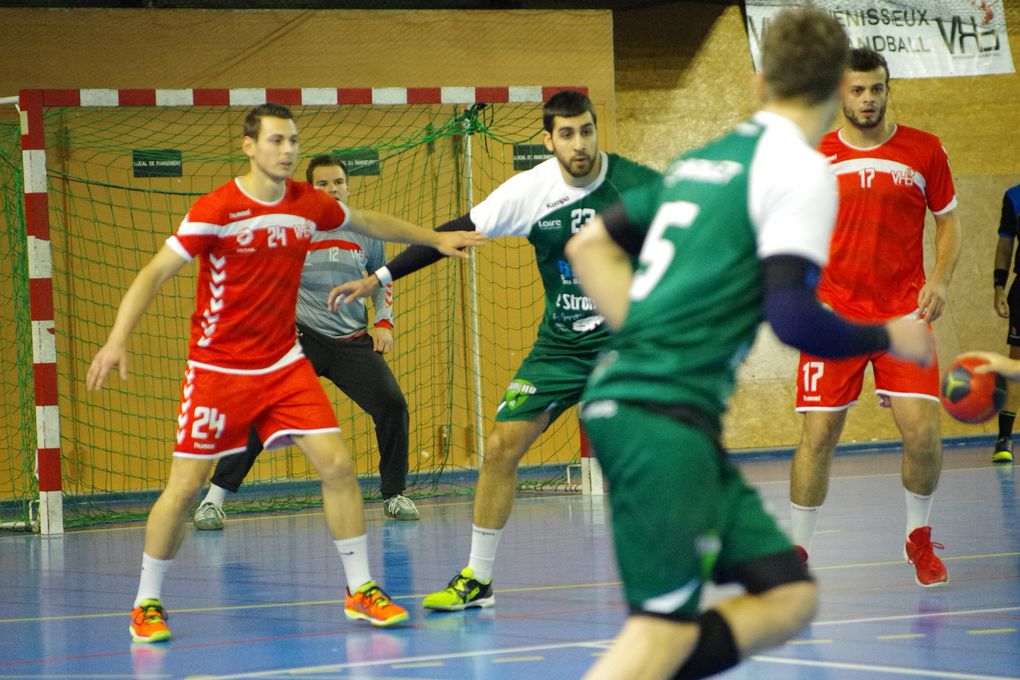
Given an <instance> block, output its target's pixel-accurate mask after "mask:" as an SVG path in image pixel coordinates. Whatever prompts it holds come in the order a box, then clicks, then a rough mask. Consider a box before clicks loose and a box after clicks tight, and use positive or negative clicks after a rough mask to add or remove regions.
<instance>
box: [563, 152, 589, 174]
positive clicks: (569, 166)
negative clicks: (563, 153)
mask: <svg viewBox="0 0 1020 680" xmlns="http://www.w3.org/2000/svg"><path fill="white" fill-rule="evenodd" d="M575 158H577V156H571V157H570V158H569V159H568V161H567V162H566V163H564V162H563V161H562V160H561V161H560V165H561V166H563V169H564V170H566V171H567V172H568V173H569V174H570V176H571V177H586V176H587V175H589V174H591V171H592V168H594V167H595V157H594V156H585V157H584V161H585V162H584V163H582V164H581V165H580V168H579V169H578V166H575V165H574V159H575Z"/></svg>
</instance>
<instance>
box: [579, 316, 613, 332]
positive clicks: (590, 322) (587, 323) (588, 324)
mask: <svg viewBox="0 0 1020 680" xmlns="http://www.w3.org/2000/svg"><path fill="white" fill-rule="evenodd" d="M605 320H606V319H605V317H604V316H602V315H601V314H596V315H594V316H586V317H584V318H583V319H578V320H577V321H575V322H574V326H573V328H574V330H575V331H576V332H578V333H590V332H591V331H593V330H595V329H596V328H598V327H599V326H601V325H602V322H603V321H605Z"/></svg>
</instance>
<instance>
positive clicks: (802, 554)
mask: <svg viewBox="0 0 1020 680" xmlns="http://www.w3.org/2000/svg"><path fill="white" fill-rule="evenodd" d="M793 549H794V550H796V551H797V556H798V557H800V563H801V564H803V565H804V566H805V567H806V566H807V550H804V548H802V547H800V546H799V545H795V546H793Z"/></svg>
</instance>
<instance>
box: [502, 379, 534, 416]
mask: <svg viewBox="0 0 1020 680" xmlns="http://www.w3.org/2000/svg"><path fill="white" fill-rule="evenodd" d="M536 392H538V387H536V386H535V384H534V383H532V382H529V381H527V380H514V381H513V382H512V383H510V386H509V387H507V388H506V394H505V395H504V396H503V401H504V402H505V403H506V407H507V408H508V409H510V410H511V411H513V410H514V409H515V408H517V407H518V406H520V405H522V404H523V403H524V402H526V401H527V400H528V397H529V396H531V395H532V394H535V393H536Z"/></svg>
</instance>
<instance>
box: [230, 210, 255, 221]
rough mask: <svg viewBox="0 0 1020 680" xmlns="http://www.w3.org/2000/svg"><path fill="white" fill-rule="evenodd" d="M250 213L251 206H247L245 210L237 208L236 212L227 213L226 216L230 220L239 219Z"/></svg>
mask: <svg viewBox="0 0 1020 680" xmlns="http://www.w3.org/2000/svg"><path fill="white" fill-rule="evenodd" d="M250 215H251V208H248V209H247V210H239V211H237V212H232V213H230V214H229V215H227V217H229V218H230V219H232V220H239V219H241V218H242V217H249V216H250Z"/></svg>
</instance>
